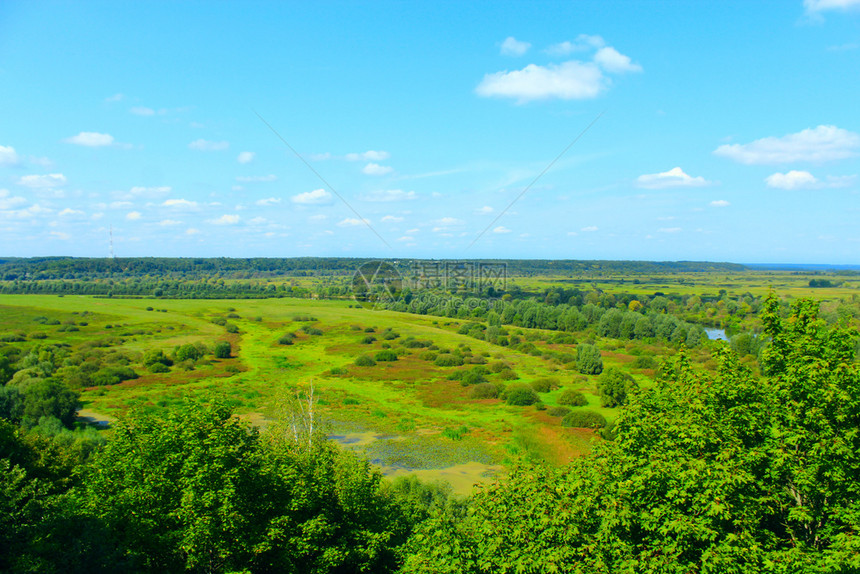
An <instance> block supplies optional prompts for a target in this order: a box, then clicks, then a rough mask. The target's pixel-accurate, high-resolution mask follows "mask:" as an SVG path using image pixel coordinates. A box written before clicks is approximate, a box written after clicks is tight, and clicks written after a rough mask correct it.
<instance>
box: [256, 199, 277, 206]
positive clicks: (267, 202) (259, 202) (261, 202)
mask: <svg viewBox="0 0 860 574" xmlns="http://www.w3.org/2000/svg"><path fill="white" fill-rule="evenodd" d="M254 203H255V204H256V205H259V206H261V207H270V206H272V205H277V204H279V203H281V198H280V197H267V198H266V199H258V200H257V201H255V202H254Z"/></svg>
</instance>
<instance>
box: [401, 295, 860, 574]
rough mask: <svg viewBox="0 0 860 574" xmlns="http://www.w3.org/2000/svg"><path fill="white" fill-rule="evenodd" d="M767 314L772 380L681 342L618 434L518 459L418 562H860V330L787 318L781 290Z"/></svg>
mask: <svg viewBox="0 0 860 574" xmlns="http://www.w3.org/2000/svg"><path fill="white" fill-rule="evenodd" d="M763 320H764V324H765V336H766V337H768V338H770V340H771V344H770V345H769V346H768V347H767V348H766V349H765V350H764V351H763V353H762V368H763V370H764V371H765V372H766V373H767V375H766V378H758V377H756V376H754V375H753V374H752V373H751V372H749V371H748V370H747V369H745V368H744V367H743V366H741V365H740V364H739V363H738V361H737V359H736V357H735V356H734V355H733V354H732V353H731V352H730V351H728V350H726V349H725V348H723V349H720V350H718V351H717V353H716V359H717V361H718V363H719V367H718V373H717V374H715V375H711V374H708V375H704V374H700V373H697V372H695V371H694V370H693V368H692V367H691V366H690V361H689V359H688V358H687V357H686V356H685V355H684V354H681V355H680V356H679V358H678V360H677V361H676V362H675V364H673V365H668V366H667V367H665V368H664V369H663V373H662V377H661V379H660V381H659V382H658V384H657V386H656V387H655V388H653V389H648V390H645V391H642V392H640V393H636V394H635V395H632V396H631V397H630V404H629V405H628V406H627V407H626V408H625V410H623V411H622V414H621V417H620V419H619V421H618V423H617V425H616V427H615V428H614V429H612V430H611V431H610V432H608V433H607V434H606V435H605V436H607V438H614V441H612V442H605V443H602V444H599V445H597V446H596V448H595V449H594V451H593V452H592V454H591V455H589V456H586V457H582V458H579V459H577V460H575V461H574V462H573V463H572V464H571V465H570V466H568V467H566V468H561V469H550V468H547V467H543V466H532V465H525V466H522V467H520V468H518V469H514V470H513V471H512V472H511V473H510V474H509V479H508V480H507V481H505V482H497V483H496V484H494V485H492V486H490V487H489V488H487V489H485V490H482V491H479V492H478V493H477V494H476V495H475V497H474V501H473V504H472V507H471V508H472V512H471V513H470V514H468V515H467V516H466V517H465V518H463V519H461V520H452V519H451V518H450V517H446V516H433V517H431V518H430V519H429V520H428V521H426V522H425V523H424V524H422V525H421V527H420V528H419V530H418V532H416V534H415V535H414V536H413V538H412V540H411V543H410V552H409V556H408V558H407V562H406V565H405V567H404V569H403V571H404V572H407V573H418V572H422V573H430V572H463V573H479V572H480V573H484V572H571V573H577V574H585V573H589V572H655V573H656V572H661V573H681V572H702V573H706V572H707V573H714V574H716V573H737V574H741V573H747V572H751V573H759V572H760V573H765V572H776V573H779V574H789V573H794V572H803V573H814V574H824V573H844V574H847V573H850V572H857V571H858V569H860V558H858V556H860V537H858V533H860V512H858V508H860V507H858V503H857V501H858V500H860V486H858V485H860V433H858V432H857V428H858V423H860V372H858V365H857V362H856V360H855V355H854V353H855V344H856V341H857V332H856V330H853V331H852V330H848V329H842V328H839V327H836V328H828V327H827V325H826V323H825V322H824V321H822V320H820V319H819V318H818V317H817V306H816V305H815V304H813V303H811V302H809V301H800V302H798V303H796V304H795V305H794V306H793V308H792V310H791V315H790V316H789V317H788V318H783V317H781V315H780V305H779V302H778V301H777V300H776V299H775V297H771V298H769V300H768V301H767V302H766V308H765V311H764V313H763ZM576 412H577V411H571V413H570V414H568V415H566V416H565V421H566V424H567V423H570V422H571V417H572V416H573V415H574V414H575V413H576ZM579 412H581V411H579ZM580 416H581V415H580ZM577 424H582V423H577ZM607 430H608V429H607Z"/></svg>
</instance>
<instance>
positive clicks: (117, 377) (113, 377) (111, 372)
mask: <svg viewBox="0 0 860 574" xmlns="http://www.w3.org/2000/svg"><path fill="white" fill-rule="evenodd" d="M160 364H162V365H163V363H160ZM151 367H152V365H150V369H151ZM136 378H138V377H137V373H135V372H134V369H132V368H131V367H104V368H102V369H99V370H98V371H97V372H95V373H93V375H92V377H91V379H92V384H93V386H97V387H102V386H109V385H118V384H120V383H121V382H123V381H131V380H134V379H136Z"/></svg>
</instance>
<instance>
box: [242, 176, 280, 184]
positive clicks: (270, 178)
mask: <svg viewBox="0 0 860 574" xmlns="http://www.w3.org/2000/svg"><path fill="white" fill-rule="evenodd" d="M277 179H278V176H276V175H275V174H269V175H240V176H239V177H237V178H236V181H241V182H244V183H251V182H257V181H276V180H277Z"/></svg>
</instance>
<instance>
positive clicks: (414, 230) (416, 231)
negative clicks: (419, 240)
mask: <svg viewBox="0 0 860 574" xmlns="http://www.w3.org/2000/svg"><path fill="white" fill-rule="evenodd" d="M419 231H421V230H420V229H418V228H417V227H416V228H415V229H407V230H406V233H408V234H409V235H414V234H416V233H418V232H419Z"/></svg>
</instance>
